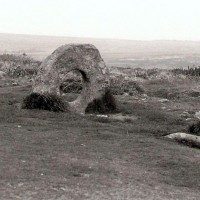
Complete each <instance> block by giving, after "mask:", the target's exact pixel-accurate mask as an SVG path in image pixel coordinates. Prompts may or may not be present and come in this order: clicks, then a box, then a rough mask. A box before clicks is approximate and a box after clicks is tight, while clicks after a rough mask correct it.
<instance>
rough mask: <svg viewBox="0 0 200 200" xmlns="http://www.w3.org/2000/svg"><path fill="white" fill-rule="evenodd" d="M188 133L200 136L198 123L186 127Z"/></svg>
mask: <svg viewBox="0 0 200 200" xmlns="http://www.w3.org/2000/svg"><path fill="white" fill-rule="evenodd" d="M188 132H189V133H191V134H193V135H198V136H200V121H199V122H197V123H194V124H191V125H190V126H189V127H188Z"/></svg>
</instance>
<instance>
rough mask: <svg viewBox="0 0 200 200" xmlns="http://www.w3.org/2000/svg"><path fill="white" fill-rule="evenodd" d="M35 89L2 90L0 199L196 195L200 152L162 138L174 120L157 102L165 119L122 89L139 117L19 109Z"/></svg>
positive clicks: (119, 100)
mask: <svg viewBox="0 0 200 200" xmlns="http://www.w3.org/2000/svg"><path fill="white" fill-rule="evenodd" d="M30 89H31V88H29V87H7V88H1V90H0V93H1V95H0V105H1V106H0V112H1V113H2V115H1V116H0V117H1V120H0V121H1V123H0V128H1V132H0V141H1V146H0V152H1V162H0V167H1V171H0V177H1V179H0V183H1V190H0V194H1V198H2V199H12V198H13V199H14V198H16V197H17V198H19V199H28V198H30V197H31V198H35V199H58V198H61V197H62V198H66V199H99V198H100V199H104V198H110V197H111V198H113V199H123V198H125V199H149V198H156V199H164V198H166V199H170V198H172V199H183V198H186V199H187V198H188V199H189V198H193V199H198V196H199V187H200V185H199V178H198V177H199V175H200V174H199V167H198V166H199V164H200V163H199V159H198V155H199V151H198V150H197V149H192V148H188V147H184V146H181V145H179V144H176V143H174V142H172V141H168V140H164V139H158V138H157V136H160V137H161V136H162V135H163V131H165V129H166V128H167V127H168V131H169V132H172V131H174V127H175V124H174V127H173V126H171V125H170V126H169V124H168V122H169V120H171V122H172V121H173V120H172V119H170V116H168V115H167V116H165V115H166V113H165V112H160V113H159V114H156V112H157V111H158V110H159V108H157V110H155V113H154V114H152V115H153V117H154V119H156V118H160V117H162V119H163V120H158V121H155V122H154V119H153V118H152V119H150V118H151V117H150V118H149V114H150V113H152V110H154V108H155V107H154V106H155V105H152V107H150V106H148V105H145V104H144V103H142V102H138V100H134V99H133V97H126V99H124V97H123V96H121V97H120V96H117V103H118V106H119V109H120V111H123V112H126V111H129V113H130V114H132V115H137V116H138V117H139V118H138V120H136V121H134V122H125V123H122V122H117V121H109V122H108V123H106V124H105V123H104V122H101V121H100V120H98V118H96V120H95V118H94V117H91V116H87V115H86V116H79V115H76V114H73V113H65V112H64V113H63V112H49V111H45V110H26V109H22V110H21V109H19V108H18V107H17V105H18V104H19V103H20V102H21V100H22V99H23V97H24V96H26V95H27V94H28V93H29V92H30ZM131 98H132V101H130V102H128V103H125V100H130V99H131ZM10 99H13V103H12V104H10V103H8V102H9V100H10ZM157 106H158V104H157ZM173 119H175V116H174V118H173ZM167 120H168V121H167ZM176 125H177V124H176ZM179 128H180V127H179ZM174 177H175V178H174ZM156 188H157V189H156ZM169 191H170V193H169Z"/></svg>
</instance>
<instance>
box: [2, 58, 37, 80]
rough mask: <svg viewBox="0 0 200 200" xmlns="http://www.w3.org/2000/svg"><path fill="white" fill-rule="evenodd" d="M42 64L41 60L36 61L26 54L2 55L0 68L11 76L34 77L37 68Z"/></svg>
mask: <svg viewBox="0 0 200 200" xmlns="http://www.w3.org/2000/svg"><path fill="white" fill-rule="evenodd" d="M40 64H41V62H40V61H36V60H34V59H32V58H30V57H28V56H26V55H25V54H23V55H13V54H2V55H0V70H1V71H4V72H5V73H6V74H7V75H8V76H9V77H11V78H19V77H24V76H29V77H30V78H32V76H33V75H35V74H36V73H37V69H38V67H39V66H40Z"/></svg>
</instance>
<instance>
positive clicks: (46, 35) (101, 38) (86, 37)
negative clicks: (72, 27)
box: [0, 32, 200, 42]
mask: <svg viewBox="0 0 200 200" xmlns="http://www.w3.org/2000/svg"><path fill="white" fill-rule="evenodd" d="M0 34H5V35H6V34H7V35H22V36H23V35H24V36H39V37H62V38H78V39H96V40H124V41H144V42H153V41H174V42H200V40H188V39H187V40H186V39H185V40H178V39H127V38H109V37H89V36H83V37H81V36H66V35H65V36H64V35H48V34H44V35H43V34H33V33H10V32H0Z"/></svg>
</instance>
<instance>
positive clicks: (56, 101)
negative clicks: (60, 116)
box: [22, 93, 66, 112]
mask: <svg viewBox="0 0 200 200" xmlns="http://www.w3.org/2000/svg"><path fill="white" fill-rule="evenodd" d="M22 108H23V109H41V110H49V111H53V112H59V111H61V112H64V111H65V110H66V105H65V103H64V102H63V101H62V99H61V98H60V97H58V96H56V95H51V94H38V93H31V94H30V95H28V96H27V97H25V98H24V100H23V103H22Z"/></svg>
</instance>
